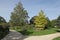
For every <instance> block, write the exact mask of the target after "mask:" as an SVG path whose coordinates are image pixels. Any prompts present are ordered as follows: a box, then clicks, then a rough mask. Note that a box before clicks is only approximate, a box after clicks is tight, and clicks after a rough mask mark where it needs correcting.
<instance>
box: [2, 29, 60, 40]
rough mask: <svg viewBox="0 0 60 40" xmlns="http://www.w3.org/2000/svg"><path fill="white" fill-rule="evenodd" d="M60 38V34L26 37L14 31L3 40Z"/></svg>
mask: <svg viewBox="0 0 60 40" xmlns="http://www.w3.org/2000/svg"><path fill="white" fill-rule="evenodd" d="M58 36H60V33H54V34H49V35H43V36H27V37H24V36H23V35H22V34H20V33H19V32H16V31H14V30H11V32H10V33H9V34H8V35H7V36H6V37H4V38H3V39H2V40H52V39H53V38H55V37H58Z"/></svg>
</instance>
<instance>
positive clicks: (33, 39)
mask: <svg viewBox="0 0 60 40" xmlns="http://www.w3.org/2000/svg"><path fill="white" fill-rule="evenodd" d="M58 36H60V33H55V34H49V35H43V36H29V37H28V38H25V39H24V40H52V39H53V38H55V37H58Z"/></svg>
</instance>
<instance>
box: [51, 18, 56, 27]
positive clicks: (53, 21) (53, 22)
mask: <svg viewBox="0 0 60 40" xmlns="http://www.w3.org/2000/svg"><path fill="white" fill-rule="evenodd" d="M56 23H57V19H53V20H51V26H52V27H55V26H56Z"/></svg>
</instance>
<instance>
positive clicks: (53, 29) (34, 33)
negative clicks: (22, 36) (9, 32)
mask: <svg viewBox="0 0 60 40" xmlns="http://www.w3.org/2000/svg"><path fill="white" fill-rule="evenodd" d="M56 30H57V29H56V28H52V29H46V30H40V31H35V30H28V32H23V33H26V34H28V33H29V36H37V35H38V36H39V35H47V34H52V33H56V32H57V31H56ZM17 31H18V30H17ZM19 32H20V31H19Z"/></svg>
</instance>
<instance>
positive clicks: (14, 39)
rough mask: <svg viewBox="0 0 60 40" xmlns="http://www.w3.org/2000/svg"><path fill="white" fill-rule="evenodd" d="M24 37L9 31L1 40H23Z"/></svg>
mask: <svg viewBox="0 0 60 40" xmlns="http://www.w3.org/2000/svg"><path fill="white" fill-rule="evenodd" d="M23 39H24V36H23V35H22V34H20V33H19V32H16V31H14V30H10V32H9V34H8V35H7V36H6V37H4V38H3V39H1V40H23Z"/></svg>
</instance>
